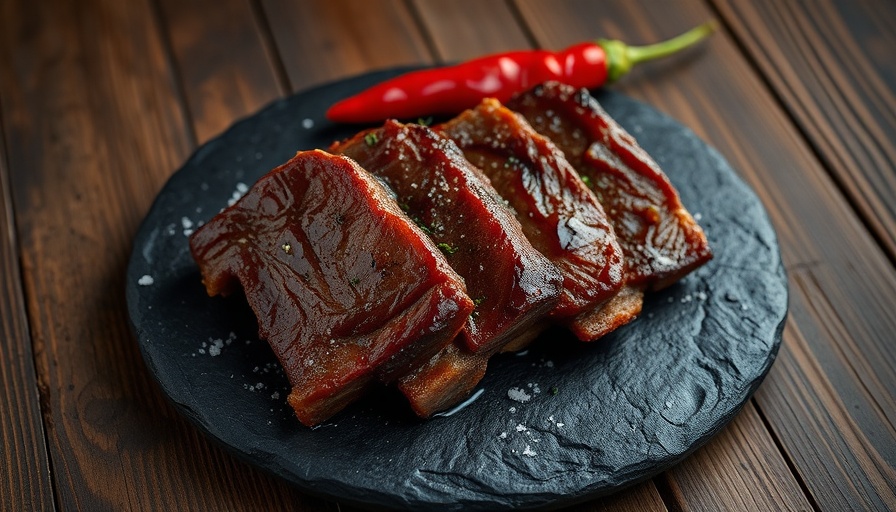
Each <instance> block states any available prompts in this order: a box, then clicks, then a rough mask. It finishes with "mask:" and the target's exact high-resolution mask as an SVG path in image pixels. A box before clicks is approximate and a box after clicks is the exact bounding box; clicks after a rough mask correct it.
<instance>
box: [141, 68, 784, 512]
mask: <svg viewBox="0 0 896 512" xmlns="http://www.w3.org/2000/svg"><path fill="white" fill-rule="evenodd" d="M398 71H399V70H391V71H385V72H379V73H372V74H368V75H363V76H359V77H356V78H351V79H348V80H344V81H341V82H336V83H332V84H329V85H326V86H323V87H320V88H316V89H312V90H309V91H306V92H302V93H299V94H296V95H294V96H291V97H289V98H286V99H284V100H281V101H277V102H275V103H273V104H271V105H270V106H268V107H267V108H265V109H264V110H262V111H260V112H258V113H257V114H255V115H253V116H251V117H249V118H247V119H244V120H242V121H240V122H238V123H237V124H235V125H234V126H233V127H232V128H230V129H229V130H228V131H227V132H225V133H224V134H223V135H221V136H220V137H218V138H216V139H214V140H212V141H210V142H209V143H207V144H205V145H203V146H202V147H201V148H200V149H199V150H198V151H196V153H195V154H194V155H193V156H192V157H191V158H190V159H189V160H188V161H187V163H186V164H185V165H184V167H183V168H182V169H180V170H179V171H178V172H177V173H176V174H175V175H174V176H173V177H172V178H171V180H170V181H169V182H168V183H167V184H166V185H165V187H164V188H163V189H162V191H161V192H160V193H159V195H158V198H157V199H156V201H155V203H154V204H153V206H152V209H151V210H150V212H149V214H148V215H147V217H146V219H145V221H144V222H143V225H142V226H141V227H140V230H139V232H138V233H137V236H136V239H135V241H134V250H133V254H132V256H131V260H130V264H129V267H128V275H127V299H128V308H129V312H130V316H131V320H132V322H133V325H134V330H135V332H136V336H137V339H138V341H139V344H140V348H141V350H142V352H143V356H144V358H145V360H146V363H147V365H148V367H149V370H150V371H151V372H152V374H153V375H154V376H155V377H156V379H158V382H159V384H160V385H161V387H162V389H163V390H164V392H165V393H166V394H167V395H168V397H169V398H170V399H171V400H172V401H173V402H174V404H175V405H176V406H177V407H178V409H179V410H180V411H181V412H182V413H183V414H185V415H186V416H187V417H188V418H190V419H191V420H192V421H193V422H195V423H196V425H198V426H199V428H200V429H202V430H203V431H205V432H206V433H207V434H208V435H209V436H211V437H212V438H214V439H216V440H218V441H219V442H221V443H222V444H224V445H225V446H227V447H229V448H230V449H231V450H232V451H234V452H235V453H236V454H238V455H239V456H241V457H242V458H244V459H246V460H248V461H249V462H251V463H253V464H255V465H257V466H259V467H261V468H264V469H266V470H268V471H270V472H272V473H274V474H276V475H279V476H281V477H282V478H285V479H286V480H288V481H290V482H292V483H293V484H295V485H297V486H298V487H299V488H301V489H303V490H305V491H307V492H310V493H314V494H317V495H321V496H328V497H331V498H335V499H338V500H342V501H347V502H354V503H357V504H366V505H368V506H381V507H388V508H404V509H417V510H419V509H421V508H423V509H428V508H434V507H436V506H438V508H439V509H442V510H451V509H458V510H459V509H464V510H468V509H476V508H479V509H495V508H539V507H542V508H547V507H557V506H561V505H566V504H571V503H575V502H577V501H582V500H585V499H588V498H592V497H596V496H599V495H602V494H608V493H611V492H614V491H617V490H619V489H621V488H622V487H624V486H627V485H630V484H633V483H635V482H638V481H640V480H643V479H646V478H649V477H650V476H652V475H654V474H656V473H658V472H661V471H663V470H664V469H667V468H669V467H670V466H672V465H673V464H675V463H677V462H679V461H681V460H682V459H683V458H684V457H686V456H687V455H688V454H689V453H691V452H692V451H693V450H695V449H696V448H697V447H699V446H700V445H702V444H703V443H704V442H706V441H707V440H708V439H709V438H710V437H711V436H712V435H713V434H715V433H716V432H717V431H718V430H719V429H720V428H722V426H723V425H725V424H726V423H727V422H728V421H729V420H730V419H731V418H732V417H733V416H734V414H736V413H737V411H738V410H740V408H741V407H742V406H743V404H744V403H745V402H746V400H747V399H748V398H749V396H750V395H751V393H752V392H753V391H754V390H755V389H756V387H757V386H758V385H759V383H760V381H761V380H762V378H763V377H764V376H765V374H766V373H767V372H768V369H769V367H770V365H771V364H772V362H773V361H774V358H775V354H776V353H777V349H778V345H779V343H780V337H781V330H782V327H783V324H784V318H785V315H786V310H787V283H786V278H785V275H784V270H783V267H782V264H781V258H780V254H779V251H778V245H777V241H776V239H775V234H774V232H773V230H772V228H771V226H770V224H769V221H768V219H767V217H766V213H765V211H764V209H763V207H762V205H761V204H760V202H759V200H758V199H757V198H756V196H755V195H754V193H753V192H752V191H751V190H750V189H749V188H748V187H747V186H746V185H745V184H744V183H743V182H742V181H741V180H740V179H739V178H738V177H737V175H736V174H735V172H734V171H733V170H732V169H731V167H730V166H729V165H728V164H727V163H726V162H725V161H724V160H723V159H722V158H721V157H720V156H719V154H718V153H717V152H716V151H715V150H713V149H712V148H710V147H708V146H707V145H706V144H705V143H703V142H702V141H700V140H699V139H698V138H697V137H696V136H695V135H694V134H693V133H692V132H690V131H689V130H688V129H686V128H684V127H682V126H681V125H679V124H678V123H677V122H676V121H674V120H672V119H670V118H668V117H666V116H664V115H662V114H660V113H658V112H657V111H655V110H654V109H652V108H651V107H649V106H647V105H644V104H642V103H639V102H637V101H634V100H632V99H630V98H627V97H625V96H623V95H620V94H618V93H612V92H607V91H605V92H601V93H599V94H598V99H599V100H600V101H601V103H603V105H604V107H605V108H606V109H607V110H608V111H609V112H610V114H612V115H613V116H614V117H615V118H616V119H617V120H619V122H620V123H621V124H622V125H623V126H624V127H625V128H626V129H627V130H629V131H630V132H631V133H632V134H633V135H634V136H635V137H636V138H637V139H638V141H639V142H640V143H641V145H642V146H643V147H644V148H645V149H646V150H647V151H648V152H649V153H650V154H651V155H653V156H654V157H655V158H656V160H658V162H659V163H660V165H661V166H662V167H663V168H664V169H665V171H666V172H667V173H668V175H669V177H670V178H671V180H672V182H673V183H674V184H675V186H676V187H677V188H678V190H679V191H680V193H681V196H682V199H683V201H684V203H685V205H686V206H687V207H688V209H689V210H690V211H691V212H692V213H693V214H695V216H696V217H697V218H698V219H699V221H700V224H701V225H702V226H703V227H704V229H705V230H706V232H707V235H708V237H709V241H710V244H711V246H712V248H713V250H714V252H715V259H713V261H712V262H710V263H709V264H708V265H706V266H705V267H703V268H701V269H699V270H698V271H696V272H695V273H693V274H692V275H690V276H689V277H687V278H686V279H684V280H683V281H682V282H681V283H679V284H677V285H675V286H673V287H671V288H669V289H667V290H664V291H662V292H660V293H655V294H652V295H650V296H648V298H647V300H646V302H645V305H644V311H643V313H642V315H641V317H640V318H639V319H637V320H636V321H635V322H633V323H632V324H630V325H628V326H625V327H623V328H621V329H619V330H618V331H616V332H615V333H613V334H612V335H610V336H608V337H606V338H604V339H602V340H600V341H599V342H596V343H592V344H583V343H578V342H576V341H575V340H574V339H572V338H571V337H570V336H569V335H568V334H567V333H566V332H564V331H562V330H560V329H557V330H552V331H549V332H547V333H545V334H544V335H543V336H542V337H541V338H540V340H539V341H538V343H536V344H535V345H534V346H532V347H531V348H530V349H529V350H528V351H526V352H524V353H521V354H511V355H502V356H499V357H496V358H494V359H493V361H492V362H491V363H490V364H489V370H488V374H487V375H486V377H485V379H484V380H483V381H482V382H481V384H480V385H479V386H478V387H477V391H476V392H475V394H474V395H473V397H472V398H471V399H470V400H469V401H468V403H467V404H466V405H465V406H464V407H461V408H459V410H456V411H453V413H452V414H448V415H443V416H440V417H436V418H433V419H431V420H428V421H422V420H418V419H416V418H415V417H414V416H413V415H412V414H411V412H410V411H409V408H408V407H407V404H406V403H404V401H403V398H402V397H401V396H400V395H399V394H398V393H396V392H395V391H392V390H388V389H384V390H383V391H381V392H378V393H377V394H376V395H374V396H370V397H368V398H367V399H365V400H363V401H362V402H360V403H357V404H355V405H353V406H351V407H350V408H348V409H347V410H345V411H343V412H342V413H340V414H338V415H337V416H336V417H334V418H333V419H332V420H331V421H328V422H326V423H325V424H323V425H320V426H318V427H316V428H314V429H308V428H305V427H303V426H302V425H301V424H300V423H299V422H298V421H297V420H296V419H295V417H294V416H293V414H292V411H291V409H290V408H289V406H288V405H286V403H285V399H286V395H287V393H288V385H287V381H286V379H285V377H284V375H283V373H282V371H281V370H279V367H278V365H277V363H276V359H275V358H274V356H273V354H272V352H271V351H270V349H269V348H268V347H267V345H266V343H264V342H263V341H259V340H258V338H257V332H256V329H257V327H256V323H255V319H254V317H253V316H252V313H251V311H250V310H249V308H248V306H247V305H246V304H245V300H244V299H243V298H242V297H232V298H228V299H222V298H217V297H216V298H209V297H208V296H207V295H206V293H205V290H204V288H203V286H202V284H201V281H200V279H201V278H200V275H199V271H198V268H197V266H196V264H195V263H194V262H193V260H192V258H191V256H190V253H189V250H188V242H187V236H188V235H189V233H190V232H191V230H192V229H195V227H196V226H197V225H198V224H199V223H201V222H204V221H207V220H208V219H209V218H211V217H212V216H213V215H214V214H216V213H217V212H218V211H220V210H221V209H222V208H224V207H225V206H226V205H227V204H228V201H229V200H232V199H233V198H235V197H238V196H239V195H240V194H241V192H242V191H244V190H245V187H246V186H247V185H251V184H252V183H253V182H254V181H255V180H256V179H257V178H259V177H260V176H261V175H262V174H264V173H265V172H267V171H268V170H270V169H272V168H274V167H275V166H277V165H279V164H280V163H282V162H284V161H286V160H287V159H288V158H290V157H291V156H292V155H293V154H294V153H295V152H296V150H299V149H310V148H325V147H326V146H327V145H328V144H329V143H330V142H331V141H333V140H335V139H338V138H343V137H346V136H349V135H351V134H353V133H354V132H355V131H357V130H358V128H359V127H357V126H334V125H332V124H330V123H328V122H327V121H326V120H325V119H324V111H325V109H326V107H327V106H328V105H331V104H332V103H333V102H334V101H335V100H336V99H338V98H342V97H344V96H347V95H349V94H351V93H354V92H356V91H359V90H361V89H362V88H364V87H367V86H369V85H371V84H373V83H375V82H378V81H380V80H382V79H384V78H386V77H388V76H391V75H394V74H396V73H397V72H398ZM510 390H522V392H523V393H524V394H525V395H528V396H530V399H529V400H528V401H526V402H520V401H514V400H512V399H511V398H510V396H509V394H508V392H510ZM510 394H512V395H514V396H517V398H520V397H521V396H522V394H521V393H518V392H516V391H514V392H511V393H510Z"/></svg>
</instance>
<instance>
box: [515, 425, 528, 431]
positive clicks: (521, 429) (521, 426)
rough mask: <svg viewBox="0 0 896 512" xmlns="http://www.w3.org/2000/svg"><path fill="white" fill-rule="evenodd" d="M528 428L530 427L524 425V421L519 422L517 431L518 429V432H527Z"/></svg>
mask: <svg viewBox="0 0 896 512" xmlns="http://www.w3.org/2000/svg"><path fill="white" fill-rule="evenodd" d="M527 430H529V429H528V428H526V426H525V425H523V424H522V423H517V425H516V431H517V432H525V431H527Z"/></svg>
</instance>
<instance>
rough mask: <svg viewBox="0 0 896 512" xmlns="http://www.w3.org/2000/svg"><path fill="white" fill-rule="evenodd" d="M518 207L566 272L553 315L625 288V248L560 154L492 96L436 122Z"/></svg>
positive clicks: (533, 237) (565, 315) (526, 227)
mask: <svg viewBox="0 0 896 512" xmlns="http://www.w3.org/2000/svg"><path fill="white" fill-rule="evenodd" d="M436 130H437V131H440V132H442V133H444V134H445V135H447V136H448V137H449V138H450V139H452V140H454V141H455V142H456V143H457V145H458V146H460V148H461V149H462V150H463V152H464V154H465V155H466V157H467V158H468V159H469V160H470V161H471V162H473V163H474V164H475V165H476V166H478V167H479V168H480V169H482V171H483V172H484V173H485V174H486V176H488V178H489V180H491V183H492V185H493V186H494V187H495V189H496V190H497V191H498V193H499V194H500V195H501V196H502V197H503V198H504V200H505V201H506V202H507V203H508V205H509V206H510V207H511V208H512V209H513V210H514V211H515V213H516V218H517V219H518V220H519V221H520V224H521V225H522V226H523V232H524V233H525V234H526V236H527V237H528V239H529V241H530V242H532V245H533V246H534V247H535V248H536V249H538V250H539V251H540V252H541V253H542V254H544V255H545V256H547V257H548V259H549V260H551V262H553V263H554V264H555V265H556V266H557V267H558V268H559V269H560V272H561V274H563V293H562V295H561V298H560V302H559V304H558V305H557V307H556V308H555V309H554V310H553V311H551V313H550V316H551V317H552V318H553V319H555V320H558V319H569V318H570V317H574V316H576V315H579V314H581V313H582V312H584V311H590V310H593V309H594V308H595V307H597V306H599V305H601V304H603V303H604V302H606V301H607V300H609V299H610V298H611V297H613V296H614V295H616V293H617V292H618V290H619V288H620V286H621V285H622V276H623V270H624V269H623V260H622V252H621V250H620V248H619V245H618V244H617V243H616V238H615V236H614V234H613V228H612V227H611V226H610V223H609V221H608V220H607V218H606V215H605V214H604V211H603V208H602V207H601V205H600V203H599V202H598V201H597V198H596V197H595V196H594V194H593V193H592V192H591V191H590V190H589V189H588V187H587V186H586V185H585V183H583V182H582V180H581V179H580V178H579V176H578V174H577V173H576V172H575V170H574V169H573V168H572V166H570V165H569V163H568V162H567V161H566V159H565V158H564V157H563V154H562V153H561V152H560V150H558V149H557V148H556V147H555V146H554V145H553V144H552V143H551V142H550V141H549V140H548V139H546V138H545V137H542V136H541V135H539V134H538V133H536V132H535V130H533V129H532V128H531V127H530V126H529V125H528V123H526V121H525V120H524V119H523V118H521V117H519V116H517V115H516V114H514V113H513V112H511V111H510V110H508V109H507V108H505V107H503V106H502V105H501V104H500V103H499V102H498V101H496V100H494V99H487V100H484V101H483V102H482V103H480V104H479V106H477V107H476V108H474V109H472V110H467V111H466V112H464V113H462V114H461V115H459V116H458V117H456V118H454V119H452V120H450V121H448V122H446V123H444V124H442V125H440V126H438V127H436Z"/></svg>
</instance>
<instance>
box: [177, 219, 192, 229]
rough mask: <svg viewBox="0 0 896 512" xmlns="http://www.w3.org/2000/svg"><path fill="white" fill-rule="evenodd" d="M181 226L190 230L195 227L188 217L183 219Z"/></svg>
mask: <svg viewBox="0 0 896 512" xmlns="http://www.w3.org/2000/svg"><path fill="white" fill-rule="evenodd" d="M180 225H181V226H183V227H184V229H190V228H192V227H193V221H192V220H190V219H188V218H187V217H181V218H180Z"/></svg>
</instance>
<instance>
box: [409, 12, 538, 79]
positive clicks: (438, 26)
mask: <svg viewBox="0 0 896 512" xmlns="http://www.w3.org/2000/svg"><path fill="white" fill-rule="evenodd" d="M413 5H414V8H415V10H416V12H417V13H418V15H419V17H420V21H421V23H422V24H423V27H424V31H425V32H426V33H427V34H429V38H430V40H431V41H432V45H433V49H434V51H435V55H434V57H435V61H436V62H438V63H450V62H458V61H462V60H467V59H472V58H476V57H480V56H482V55H486V54H489V53H495V52H503V51H508V50H519V49H526V48H530V47H531V46H532V43H531V42H530V41H529V40H528V38H527V37H526V32H525V27H523V26H521V25H520V24H519V23H518V20H517V19H516V17H515V16H514V13H513V10H512V9H511V6H510V4H508V3H504V2H482V1H478V0H460V1H453V2H431V1H428V0H414V2H413ZM470 20H477V23H475V24H474V23H470Z"/></svg>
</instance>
